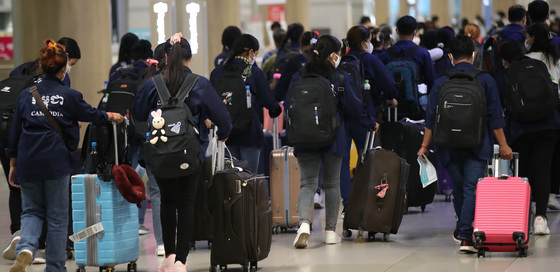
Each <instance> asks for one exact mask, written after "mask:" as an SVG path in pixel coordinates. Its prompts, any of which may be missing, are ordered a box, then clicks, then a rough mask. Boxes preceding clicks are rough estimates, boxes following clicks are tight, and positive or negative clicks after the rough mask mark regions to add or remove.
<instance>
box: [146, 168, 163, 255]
mask: <svg viewBox="0 0 560 272" xmlns="http://www.w3.org/2000/svg"><path fill="white" fill-rule="evenodd" d="M146 167H147V168H146V173H147V174H148V192H149V194H150V201H151V202H152V222H153V229H154V236H155V238H156V242H157V245H158V246H159V245H163V236H162V234H161V194H160V192H159V186H158V184H157V181H156V178H155V177H154V175H153V174H152V170H151V168H150V165H147V166H146Z"/></svg>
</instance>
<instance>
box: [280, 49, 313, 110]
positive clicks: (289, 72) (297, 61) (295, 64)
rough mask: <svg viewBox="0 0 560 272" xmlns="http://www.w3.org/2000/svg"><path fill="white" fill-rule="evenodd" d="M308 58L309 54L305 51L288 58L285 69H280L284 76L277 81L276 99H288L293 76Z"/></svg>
mask: <svg viewBox="0 0 560 272" xmlns="http://www.w3.org/2000/svg"><path fill="white" fill-rule="evenodd" d="M284 53H285V52H284ZM307 58H308V56H307V54H305V53H302V54H299V55H297V56H294V57H292V58H291V59H290V60H288V63H287V64H286V66H284V69H283V70H282V71H280V74H281V75H282V76H281V77H280V79H279V80H278V82H276V87H274V98H276V101H284V99H286V94H287V93H288V88H289V87H290V82H291V81H292V76H293V75H294V74H295V73H297V72H299V71H300V70H301V69H303V68H304V67H305V62H307ZM276 60H278V56H277V57H276Z"/></svg>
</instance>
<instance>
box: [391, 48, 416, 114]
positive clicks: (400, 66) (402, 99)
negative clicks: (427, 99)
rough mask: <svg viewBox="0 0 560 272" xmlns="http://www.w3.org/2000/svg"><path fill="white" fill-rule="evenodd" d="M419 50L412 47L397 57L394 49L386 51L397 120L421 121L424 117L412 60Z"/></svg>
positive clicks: (414, 64) (414, 62)
mask: <svg viewBox="0 0 560 272" xmlns="http://www.w3.org/2000/svg"><path fill="white" fill-rule="evenodd" d="M419 49H420V47H419V46H412V47H410V49H408V50H407V51H406V52H404V54H401V55H397V52H396V49H394V47H391V48H389V49H388V50H387V52H388V53H389V55H390V56H391V60H390V61H389V62H388V63H387V65H386V66H387V69H388V70H389V72H391V74H392V75H393V79H394V81H395V87H396V88H397V100H398V101H399V106H398V109H399V118H402V117H409V118H412V119H422V118H423V117H424V111H423V110H422V108H421V107H420V99H419V94H418V78H419V77H418V66H417V65H416V61H415V60H414V54H415V53H416V51H418V50H419Z"/></svg>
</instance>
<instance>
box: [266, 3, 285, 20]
mask: <svg viewBox="0 0 560 272" xmlns="http://www.w3.org/2000/svg"><path fill="white" fill-rule="evenodd" d="M285 19H286V7H285V6H284V5H270V6H268V21H269V22H282V21H285Z"/></svg>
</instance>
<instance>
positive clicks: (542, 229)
mask: <svg viewBox="0 0 560 272" xmlns="http://www.w3.org/2000/svg"><path fill="white" fill-rule="evenodd" d="M534 226H535V235H549V234H550V229H549V228H548V223H547V222H546V218H544V217H543V216H540V215H539V216H537V217H535V224H534Z"/></svg>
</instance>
